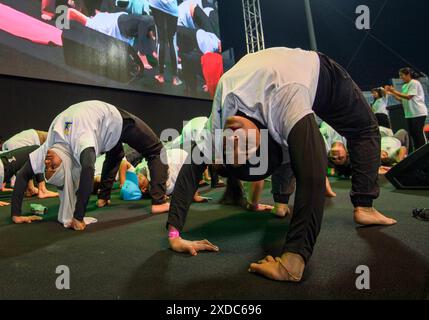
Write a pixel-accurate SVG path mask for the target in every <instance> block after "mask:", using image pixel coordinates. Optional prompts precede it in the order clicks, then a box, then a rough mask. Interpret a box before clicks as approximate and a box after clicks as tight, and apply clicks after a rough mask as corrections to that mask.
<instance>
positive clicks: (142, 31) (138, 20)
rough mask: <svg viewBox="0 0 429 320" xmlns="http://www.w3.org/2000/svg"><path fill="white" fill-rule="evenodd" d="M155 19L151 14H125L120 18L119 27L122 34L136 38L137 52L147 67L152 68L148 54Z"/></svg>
mask: <svg viewBox="0 0 429 320" xmlns="http://www.w3.org/2000/svg"><path fill="white" fill-rule="evenodd" d="M153 26H154V20H153V17H151V16H142V15H135V14H123V15H121V16H119V18H118V27H119V30H120V31H121V34H122V35H123V36H125V37H128V38H135V40H136V47H137V53H138V55H139V57H140V60H141V61H142V63H143V66H144V68H145V69H148V70H150V69H152V66H151V65H150V64H149V62H148V60H147V57H146V54H150V49H149V48H150V38H149V30H151V28H153Z"/></svg>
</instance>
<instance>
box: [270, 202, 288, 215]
mask: <svg viewBox="0 0 429 320" xmlns="http://www.w3.org/2000/svg"><path fill="white" fill-rule="evenodd" d="M271 213H273V214H275V215H276V216H277V217H279V218H284V217H286V216H288V215H290V214H291V212H290V209H289V206H288V205H287V204H285V203H277V202H276V203H275V204H274V208H273V209H272V210H271Z"/></svg>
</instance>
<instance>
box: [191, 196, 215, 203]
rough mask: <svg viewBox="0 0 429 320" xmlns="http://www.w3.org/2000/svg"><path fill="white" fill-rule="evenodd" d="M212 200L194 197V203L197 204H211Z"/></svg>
mask: <svg viewBox="0 0 429 320" xmlns="http://www.w3.org/2000/svg"><path fill="white" fill-rule="evenodd" d="M210 200H211V198H207V197H202V196H194V202H196V203H206V202H209V201H210Z"/></svg>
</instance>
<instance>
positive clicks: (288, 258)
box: [280, 252, 305, 281]
mask: <svg viewBox="0 0 429 320" xmlns="http://www.w3.org/2000/svg"><path fill="white" fill-rule="evenodd" d="M280 260H281V261H280V262H281V264H282V265H283V267H284V269H285V271H286V272H287V273H288V275H289V276H290V277H292V278H293V280H294V281H300V280H301V278H302V275H303V273H304V269H305V261H304V259H303V257H302V256H301V255H300V254H297V253H292V252H285V253H283V255H282V256H281V258H280Z"/></svg>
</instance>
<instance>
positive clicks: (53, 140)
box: [0, 47, 420, 282]
mask: <svg viewBox="0 0 429 320" xmlns="http://www.w3.org/2000/svg"><path fill="white" fill-rule="evenodd" d="M402 73H403V72H401V74H402ZM404 75H405V73H404ZM404 80H405V79H404ZM410 81H411V80H410ZM405 82H406V81H405ZM405 86H406V85H405ZM414 86H416V85H415V84H414ZM408 88H409V89H408V91H407V92H402V93H400V92H397V91H395V90H394V89H393V88H391V87H386V88H385V92H386V93H387V94H391V95H394V96H397V97H398V98H400V99H402V101H403V102H404V109H405V110H407V109H406V106H408V107H409V108H415V100H417V96H418V95H419V94H420V92H419V90H418V88H417V89H415V88H413V87H412V85H411V84H410V85H409V86H408ZM415 90H417V91H415ZM406 112H407V111H406ZM34 132H35V134H34ZM34 132H33V138H34V141H36V142H37V143H36V144H39V145H40V146H37V145H36V146H33V149H28V150H27V149H23V148H28V146H24V147H23V148H18V149H15V150H12V151H7V152H6V153H5V156H4V154H1V155H0V157H1V158H2V161H0V163H1V164H2V167H1V168H0V174H2V176H1V178H2V179H1V180H2V181H1V182H2V183H3V180H5V181H6V180H8V179H10V178H11V177H12V176H13V175H16V179H15V183H14V189H13V194H12V202H11V218H12V221H13V222H14V223H16V224H21V223H31V222H33V221H37V220H41V217H39V216H35V215H25V214H23V212H22V202H23V198H24V195H25V193H26V191H28V189H29V188H30V189H31V182H30V181H31V180H33V179H35V181H36V183H38V187H39V189H38V192H39V194H41V195H42V196H43V194H44V193H45V192H48V191H46V187H45V186H43V184H44V183H47V184H50V185H53V186H56V187H57V191H58V195H59V198H60V207H59V212H58V220H59V222H61V223H62V224H63V225H64V226H65V227H67V228H71V229H73V230H77V231H82V230H85V229H86V223H85V215H86V209H87V206H88V203H89V200H90V196H91V194H92V193H94V192H95V193H96V194H97V198H98V199H97V206H98V207H100V208H101V207H104V206H107V205H109V203H110V201H111V192H112V189H113V187H114V184H115V181H118V182H119V187H120V188H121V191H120V193H121V198H122V199H124V200H137V199H140V198H141V197H142V196H144V195H147V196H148V197H149V198H150V199H151V212H152V213H164V212H168V216H167V223H166V229H167V230H166V233H167V234H168V239H169V244H170V247H171V249H172V250H174V251H177V252H184V253H189V254H191V255H197V254H198V251H201V250H208V251H214V252H218V251H219V250H220V249H219V248H218V247H217V246H216V245H214V244H212V243H211V242H209V241H208V240H197V241H189V240H186V239H185V238H184V234H186V230H185V231H184V228H185V222H186V219H187V217H188V215H187V213H188V211H189V208H190V206H191V204H192V203H193V202H206V201H208V200H209V199H207V198H204V197H202V196H200V194H199V193H198V188H199V187H200V185H201V180H202V178H203V177H207V176H208V175H210V176H211V186H212V187H219V186H223V182H222V181H221V179H220V178H219V176H221V177H226V178H227V188H226V191H225V192H226V193H225V195H224V197H223V199H222V202H223V203H226V204H236V205H237V204H238V205H243V206H245V207H246V208H247V209H249V210H252V211H271V212H273V213H274V214H275V215H276V216H280V217H284V216H289V215H290V216H291V220H290V223H289V228H288V231H287V235H286V241H285V244H284V247H283V250H282V254H281V256H278V257H276V258H274V257H272V256H267V257H265V258H263V259H261V260H260V261H258V262H256V263H252V264H251V265H250V266H249V271H250V272H255V273H259V274H262V275H263V276H265V277H268V278H271V279H274V280H279V281H292V282H299V281H301V279H302V277H303V273H304V270H305V268H306V266H307V265H308V263H309V261H310V258H311V256H312V253H313V249H314V247H315V244H316V240H317V236H318V234H319V232H320V228H321V223H322V218H323V212H324V204H325V198H326V196H327V195H328V196H334V195H335V194H334V192H333V191H332V190H331V189H330V187H329V184H328V179H327V174H328V163H330V164H331V165H332V166H334V167H335V170H336V171H338V172H340V171H341V170H342V169H344V170H349V175H350V177H351V192H350V200H351V203H352V207H353V210H351V211H352V212H353V219H354V221H355V222H356V223H357V224H359V225H386V226H390V225H393V224H396V223H397V221H396V220H395V219H393V218H391V217H388V216H387V215H385V214H383V213H382V212H380V211H378V210H377V209H376V208H374V206H373V201H374V199H376V198H377V197H379V196H380V188H379V185H378V175H379V171H380V167H381V164H382V163H383V165H386V166H387V165H393V164H394V163H395V162H398V161H401V159H403V158H404V157H405V156H406V154H407V152H409V140H410V139H408V138H407V133H406V132H404V131H403V130H400V131H399V132H395V133H393V132H392V131H391V130H389V128H386V127H380V126H379V125H378V121H377V117H376V115H375V114H374V112H373V111H372V110H371V107H370V105H369V104H368V103H367V101H366V100H365V98H364V96H363V94H362V92H361V91H360V90H359V88H358V86H357V85H356V83H355V82H354V81H353V80H352V78H351V77H350V75H348V73H347V72H346V71H345V70H344V68H342V67H341V66H340V65H339V64H338V63H336V62H335V61H334V60H332V59H331V58H329V57H328V56H326V55H324V54H322V53H320V52H314V51H305V50H301V49H290V48H285V47H281V48H270V49H266V50H262V51H260V52H258V53H254V54H249V55H246V56H245V57H243V58H242V59H241V60H240V61H239V62H238V63H237V64H236V65H235V66H234V67H233V68H232V69H230V70H229V71H228V72H226V73H225V74H224V75H223V76H222V78H221V79H220V81H219V83H218V84H217V87H216V92H215V94H214V100H213V106H212V112H211V114H210V117H208V118H204V117H201V118H197V119H195V120H193V121H191V124H189V125H188V126H187V127H186V126H185V128H184V130H183V132H182V136H181V137H178V138H176V139H174V140H173V141H169V142H168V143H163V142H161V140H160V138H159V137H158V136H157V135H156V134H155V133H154V132H153V131H152V129H151V128H150V127H149V125H148V124H146V123H145V122H144V121H143V120H142V119H140V118H138V117H137V116H135V115H132V114H130V113H129V112H127V111H125V110H123V109H121V108H118V107H116V106H113V105H111V104H109V103H106V102H103V101H95V100H94V101H84V102H80V103H77V104H74V105H72V106H70V107H69V108H67V109H66V110H64V111H62V112H61V113H59V114H58V116H57V117H56V118H55V119H54V120H53V121H52V123H51V125H50V128H49V131H48V133H47V134H44V138H43V140H44V142H42V141H41V139H40V137H39V133H38V132H37V131H34ZM219 133H220V134H219ZM36 136H37V139H36ZM413 139H415V138H414V136H413V135H412V134H411V141H413ZM228 143H230V144H228ZM414 143H415V145H418V143H417V142H414ZM5 144H6V145H10V142H6V143H5ZM125 144H126V145H127V146H126V148H124V145H125ZM185 146H186V147H185ZM30 147H31V146H30ZM130 148H132V149H130ZM103 154H104V158H99V157H102V156H103ZM97 159H98V163H99V164H98V169H97V168H96V167H97V165H96V164H97ZM225 159H226V160H225ZM255 159H260V161H259V162H255V161H254V160H255ZM242 160H244V161H242ZM101 163H102V164H101ZM261 166H262V167H263V168H264V169H263V170H259V169H260V168H261ZM134 168H135V169H134ZM381 168H383V167H381ZM207 171H208V172H209V173H207ZM118 172H119V175H118ZM269 177H271V189H272V195H273V200H274V201H273V202H274V206H269V205H262V204H260V203H259V198H260V194H261V191H262V188H263V184H264V181H265V180H266V179H267V178H269ZM242 182H246V183H247V182H248V183H250V184H249V188H248V189H249V192H247V196H246V193H245V192H244V191H243V184H242ZM41 185H42V186H41ZM293 193H294V194H295V200H294V207H293V210H291V209H290V208H289V199H290V196H291V195H292V194H293ZM50 195H52V196H55V195H56V194H50ZM219 232H221V230H220V231H219Z"/></svg>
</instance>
